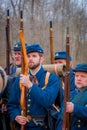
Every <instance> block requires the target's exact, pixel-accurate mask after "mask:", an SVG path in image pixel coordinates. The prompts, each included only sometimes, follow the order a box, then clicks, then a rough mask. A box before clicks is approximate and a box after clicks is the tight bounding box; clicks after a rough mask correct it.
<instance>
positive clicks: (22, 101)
mask: <svg viewBox="0 0 87 130" xmlns="http://www.w3.org/2000/svg"><path fill="white" fill-rule="evenodd" d="M20 41H21V46H22V56H23V57H22V73H23V74H24V75H27V74H28V59H27V53H26V46H25V41H24V31H23V14H22V11H21V21H20ZM20 89H21V98H20V104H21V107H22V112H21V114H22V115H23V116H25V117H26V116H27V111H26V88H25V86H23V85H22V84H20ZM21 130H26V127H25V125H23V126H21Z"/></svg>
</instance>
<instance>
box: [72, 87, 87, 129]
mask: <svg viewBox="0 0 87 130" xmlns="http://www.w3.org/2000/svg"><path fill="white" fill-rule="evenodd" d="M71 101H72V102H73V103H74V111H73V113H72V114H71V130H87V87H85V88H84V89H83V91H81V92H80V91H79V90H78V89H76V90H75V92H74V96H73V94H71Z"/></svg>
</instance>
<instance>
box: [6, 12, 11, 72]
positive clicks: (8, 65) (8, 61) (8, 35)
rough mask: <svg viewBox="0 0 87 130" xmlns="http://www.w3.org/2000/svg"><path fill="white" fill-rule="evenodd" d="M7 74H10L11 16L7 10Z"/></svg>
mask: <svg viewBox="0 0 87 130" xmlns="http://www.w3.org/2000/svg"><path fill="white" fill-rule="evenodd" d="M6 42H7V44H6V73H7V75H9V74H10V50H11V48H10V16H9V10H7V25H6Z"/></svg>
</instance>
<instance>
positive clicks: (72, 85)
mask: <svg viewBox="0 0 87 130" xmlns="http://www.w3.org/2000/svg"><path fill="white" fill-rule="evenodd" d="M74 77H75V74H74V72H73V70H72V69H70V91H73V90H75V88H76V85H75V83H74V81H75V80H74Z"/></svg>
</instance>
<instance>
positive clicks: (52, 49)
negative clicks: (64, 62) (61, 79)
mask: <svg viewBox="0 0 87 130" xmlns="http://www.w3.org/2000/svg"><path fill="white" fill-rule="evenodd" d="M50 55H51V64H53V63H54V41H53V28H52V21H50Z"/></svg>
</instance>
